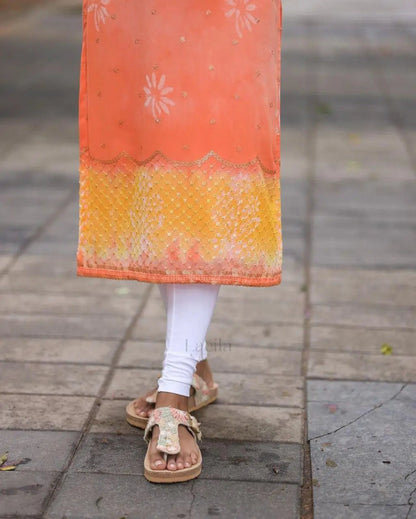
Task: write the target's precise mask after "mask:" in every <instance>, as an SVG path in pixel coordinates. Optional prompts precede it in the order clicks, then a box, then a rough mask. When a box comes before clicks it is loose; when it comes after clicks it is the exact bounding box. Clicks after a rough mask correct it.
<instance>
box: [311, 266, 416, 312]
mask: <svg viewBox="0 0 416 519" xmlns="http://www.w3.org/2000/svg"><path fill="white" fill-rule="evenodd" d="M311 278H312V282H311V287H310V294H311V303H312V304H315V303H326V304H328V303H359V304H386V305H390V306H393V305H398V306H414V304H415V290H416V272H415V271H414V270H407V269H404V270H396V271H395V270H382V269H378V270H372V269H358V268H354V269H349V268H347V269H345V268H325V267H312V271H311Z"/></svg>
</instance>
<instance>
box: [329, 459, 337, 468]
mask: <svg viewBox="0 0 416 519" xmlns="http://www.w3.org/2000/svg"><path fill="white" fill-rule="evenodd" d="M326 464H327V466H328V467H337V466H338V465H337V464H336V463H335V461H334V460H331V459H329V458H328V459H327V460H326Z"/></svg>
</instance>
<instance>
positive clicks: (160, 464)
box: [150, 452, 166, 470]
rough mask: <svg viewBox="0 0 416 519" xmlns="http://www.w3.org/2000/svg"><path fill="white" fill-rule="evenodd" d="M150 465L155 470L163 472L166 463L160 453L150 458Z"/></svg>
mask: <svg viewBox="0 0 416 519" xmlns="http://www.w3.org/2000/svg"><path fill="white" fill-rule="evenodd" d="M150 465H151V467H152V468H154V469H156V470H164V469H165V468H166V462H165V459H164V457H163V454H162V453H159V452H158V453H154V454H153V455H152V456H150Z"/></svg>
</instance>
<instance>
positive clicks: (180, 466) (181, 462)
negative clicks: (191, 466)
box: [176, 454, 185, 470]
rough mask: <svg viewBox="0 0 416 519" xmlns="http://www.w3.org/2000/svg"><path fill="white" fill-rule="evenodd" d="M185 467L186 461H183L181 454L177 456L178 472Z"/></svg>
mask: <svg viewBox="0 0 416 519" xmlns="http://www.w3.org/2000/svg"><path fill="white" fill-rule="evenodd" d="M184 466H185V461H184V459H183V456H182V455H181V454H179V455H178V456H176V468H177V469H178V470H181V469H183V468H184Z"/></svg>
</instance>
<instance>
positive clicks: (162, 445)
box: [144, 407, 202, 454]
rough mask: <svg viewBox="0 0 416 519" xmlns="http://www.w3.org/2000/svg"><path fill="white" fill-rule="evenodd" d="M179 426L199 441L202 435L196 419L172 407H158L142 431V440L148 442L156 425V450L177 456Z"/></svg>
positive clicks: (178, 450)
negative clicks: (157, 430)
mask: <svg viewBox="0 0 416 519" xmlns="http://www.w3.org/2000/svg"><path fill="white" fill-rule="evenodd" d="M180 424H182V425H185V426H186V427H187V428H188V430H189V431H190V432H191V434H192V435H193V436H194V438H195V439H198V440H201V438H202V434H201V431H200V429H199V425H200V424H199V422H198V421H197V419H196V418H195V417H194V416H192V415H191V414H189V413H188V412H187V411H182V410H181V409H176V408H174V407H158V408H156V409H155V410H154V411H152V413H151V415H150V418H149V421H148V422H147V426H146V429H145V431H144V439H145V440H146V441H147V442H149V441H150V438H151V436H152V434H151V431H152V429H153V427H154V426H155V425H158V426H159V438H158V441H157V446H156V448H157V450H159V451H161V452H167V453H169V454H177V453H178V452H180V450H181V448H180V443H179V434H178V428H179V425H180Z"/></svg>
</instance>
